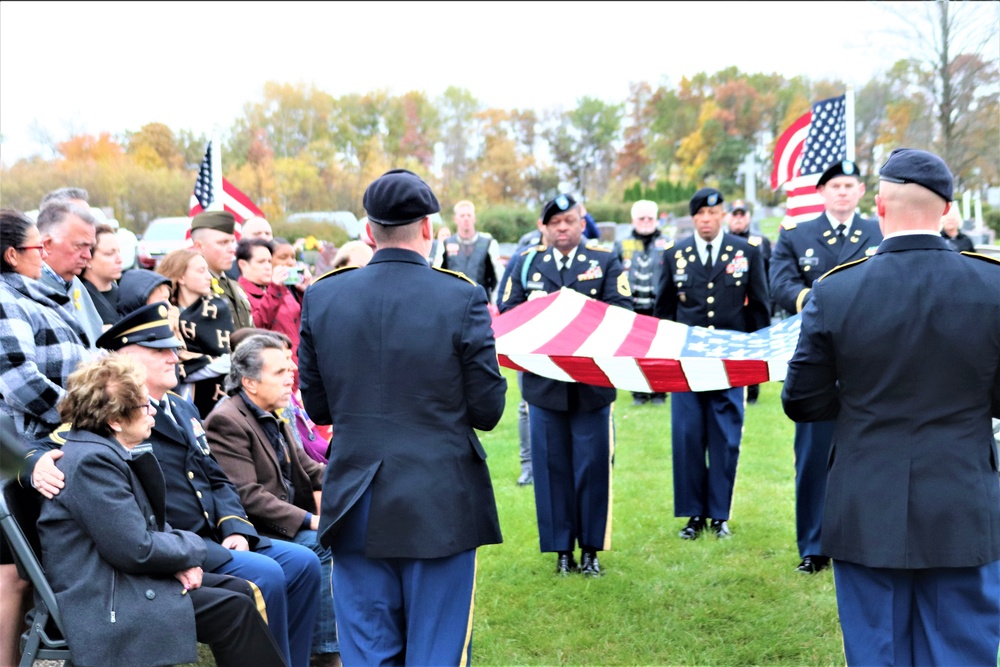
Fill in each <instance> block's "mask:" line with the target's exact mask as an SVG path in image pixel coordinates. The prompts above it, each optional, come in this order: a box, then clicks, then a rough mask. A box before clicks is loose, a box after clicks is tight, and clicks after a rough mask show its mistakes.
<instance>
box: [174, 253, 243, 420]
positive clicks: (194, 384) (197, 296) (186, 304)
mask: <svg viewBox="0 0 1000 667" xmlns="http://www.w3.org/2000/svg"><path fill="white" fill-rule="evenodd" d="M156 270H157V272H158V273H160V274H162V275H164V276H166V277H167V278H169V279H170V281H171V285H172V288H171V294H170V303H172V304H173V305H175V306H177V308H178V309H179V310H180V316H179V317H180V333H181V340H182V341H184V347H185V348H187V349H186V350H183V351H181V353H180V354H179V355H178V356H179V357H180V360H181V363H180V365H179V366H178V367H177V368H178V374H179V375H180V380H181V382H182V383H183V386H182V387H181V389H182V391H180V392H179V393H181V394H182V395H184V396H185V398H188V399H190V400H191V401H192V402H193V403H194V404H195V407H197V408H198V413H199V414H200V415H201V418H202V419H204V418H205V417H207V416H208V413H209V412H211V411H212V408H214V407H215V404H216V403H217V402H218V401H219V399H221V398H223V397H224V396H225V395H226V394H225V392H224V391H223V389H222V382H223V378H224V377H225V375H226V373H228V372H229V336H230V335H231V334H232V332H233V315H232V311H231V310H230V309H229V303H228V302H227V301H226V299H224V298H222V297H221V296H220V295H219V294H218V293H217V292H215V291H214V290H213V280H214V278H212V274H211V273H210V272H209V270H208V262H206V261H205V258H204V257H203V256H202V255H201V253H199V252H197V251H194V250H188V249H186V248H185V249H181V250H174V251H173V252H171V253H169V254H168V255H167V256H166V257H164V258H163V261H162V262H160V264H159V266H158V267H157V269H156Z"/></svg>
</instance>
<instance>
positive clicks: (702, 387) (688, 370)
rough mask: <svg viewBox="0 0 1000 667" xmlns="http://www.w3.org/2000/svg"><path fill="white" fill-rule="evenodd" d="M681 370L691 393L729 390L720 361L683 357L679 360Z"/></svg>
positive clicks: (727, 380)
mask: <svg viewBox="0 0 1000 667" xmlns="http://www.w3.org/2000/svg"><path fill="white" fill-rule="evenodd" d="M681 368H683V369H684V376H685V377H686V378H687V381H688V386H689V387H691V391H714V390H716V389H729V375H727V374H726V366H725V364H723V363H722V359H698V358H693V357H685V358H684V359H681Z"/></svg>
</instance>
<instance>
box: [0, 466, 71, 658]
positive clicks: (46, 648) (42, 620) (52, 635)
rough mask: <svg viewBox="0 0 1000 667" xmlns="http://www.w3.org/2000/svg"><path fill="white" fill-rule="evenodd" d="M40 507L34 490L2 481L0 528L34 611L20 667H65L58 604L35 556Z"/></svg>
mask: <svg viewBox="0 0 1000 667" xmlns="http://www.w3.org/2000/svg"><path fill="white" fill-rule="evenodd" d="M40 508H41V496H40V495H39V494H38V493H37V492H36V491H34V490H33V489H24V488H21V485H20V484H18V482H17V480H6V481H4V482H3V493H0V527H2V528H3V534H4V536H5V537H6V538H7V542H8V544H9V545H10V547H11V551H12V552H13V553H14V560H15V562H16V563H17V570H18V573H19V574H20V575H21V577H22V578H24V579H26V580H28V581H30V582H31V585H32V586H33V587H34V589H35V608H34V609H32V610H31V611H30V612H29V613H28V617H27V618H28V621H29V625H30V627H29V628H28V630H27V631H26V632H25V633H24V634H23V635H21V663H20V667H31V665H32V663H34V661H35V660H64V661H65V663H64V665H65V667H72V664H73V663H72V658H71V655H70V650H69V646H68V645H67V644H66V640H65V639H63V636H64V634H63V626H62V617H61V616H60V615H59V605H58V604H57V603H56V596H55V593H53V592H52V587H51V586H49V582H48V580H47V579H46V578H45V571H44V570H43V569H42V563H41V561H40V560H39V557H38V555H39V554H40V553H41V545H40V543H39V541H38V532H37V530H36V529H35V524H36V522H37V521H38V514H39V511H40Z"/></svg>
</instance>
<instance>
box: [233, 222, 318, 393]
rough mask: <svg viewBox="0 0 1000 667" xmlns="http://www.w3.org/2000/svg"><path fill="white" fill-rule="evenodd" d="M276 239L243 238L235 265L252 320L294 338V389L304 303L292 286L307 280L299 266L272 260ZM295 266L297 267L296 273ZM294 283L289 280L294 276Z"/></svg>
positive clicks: (297, 386) (297, 374)
mask: <svg viewBox="0 0 1000 667" xmlns="http://www.w3.org/2000/svg"><path fill="white" fill-rule="evenodd" d="M274 251H275V244H274V242H273V241H265V240H263V239H242V240H240V242H239V243H238V244H237V245H236V265H237V266H238V267H239V269H240V278H239V283H240V287H242V288H243V291H244V292H246V294H247V298H249V299H250V312H251V313H252V314H253V321H254V322H256V323H258V326H259V327H260V328H261V329H267V330H269V331H277V332H279V333H283V334H285V335H286V336H288V337H289V338H290V339H291V341H292V362H293V363H294V364H295V381H294V384H293V386H294V389H295V390H296V391H298V388H299V371H298V366H299V357H298V354H299V321H300V316H301V313H302V306H300V305H299V301H298V299H296V298H295V295H294V294H293V293H292V286H296V285H298V284H299V283H301V282H303V281H304V276H302V274H301V271H299V270H298V267H296V266H293V267H289V266H288V265H287V264H285V263H280V264H279V263H277V262H274V261H272V260H273V256H274V254H275V252H274ZM292 269H295V272H294V274H293V272H292ZM293 278H294V279H295V282H294V283H293V282H290V281H291V280H292V279H293Z"/></svg>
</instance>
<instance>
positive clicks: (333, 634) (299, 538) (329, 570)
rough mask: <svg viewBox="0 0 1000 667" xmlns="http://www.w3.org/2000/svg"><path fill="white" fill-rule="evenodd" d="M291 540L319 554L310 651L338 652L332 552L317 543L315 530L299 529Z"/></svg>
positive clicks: (317, 536)
mask: <svg viewBox="0 0 1000 667" xmlns="http://www.w3.org/2000/svg"><path fill="white" fill-rule="evenodd" d="M292 541H293V542H295V544H301V545H302V546H305V547H309V548H310V549H312V551H313V553H315V554H316V555H317V556H319V565H320V581H319V608H318V611H317V613H316V623H315V624H314V625H313V641H312V652H313V653H340V643H339V642H338V640H337V616H336V613H335V606H334V594H333V591H334V587H333V554H332V553H331V552H330V550H329V549H327V548H326V547H324V546H322V545H321V544H320V543H319V534H318V533H317V532H316V531H315V530H300V531H299V532H297V533H295V537H293V538H292Z"/></svg>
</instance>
